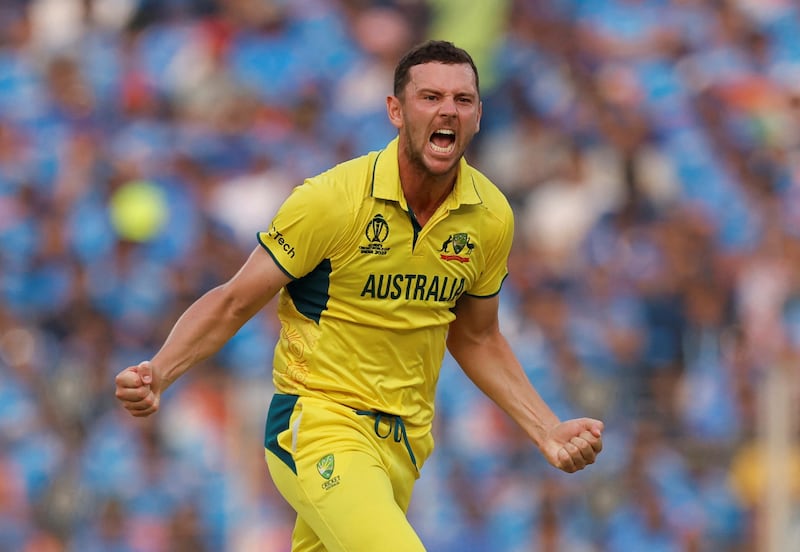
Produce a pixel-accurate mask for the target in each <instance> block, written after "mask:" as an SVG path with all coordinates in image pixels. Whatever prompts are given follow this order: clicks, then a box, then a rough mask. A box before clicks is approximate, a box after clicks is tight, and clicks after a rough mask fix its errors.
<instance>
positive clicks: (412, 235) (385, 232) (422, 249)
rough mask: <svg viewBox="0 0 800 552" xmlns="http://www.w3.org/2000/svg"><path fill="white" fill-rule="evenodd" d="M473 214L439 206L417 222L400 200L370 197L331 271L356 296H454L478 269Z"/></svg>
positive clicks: (448, 299)
mask: <svg viewBox="0 0 800 552" xmlns="http://www.w3.org/2000/svg"><path fill="white" fill-rule="evenodd" d="M477 215H479V213H477V212H476V211H475V210H474V209H471V208H466V209H459V210H457V211H446V210H442V212H439V213H436V214H435V215H434V216H433V217H431V219H430V220H429V221H427V223H426V224H425V226H423V227H420V226H419V224H417V222H416V220H415V219H414V217H413V216H412V215H411V214H410V213H409V212H408V211H406V210H404V209H403V208H401V207H400V205H399V204H396V203H394V202H382V201H374V202H371V203H370V204H368V205H366V206H365V208H364V209H363V210H362V212H361V213H360V214H359V217H358V224H357V225H356V227H355V231H354V232H353V235H352V236H351V238H352V239H351V240H349V243H348V244H347V245H346V246H345V247H344V248H343V249H342V250H341V254H340V255H338V256H337V258H335V259H332V261H333V265H334V266H333V269H334V270H333V274H332V277H334V278H335V279H336V280H337V281H338V282H340V283H342V284H344V285H346V286H347V287H348V288H350V289H353V290H355V291H357V292H358V294H359V295H360V296H361V297H367V298H373V297H374V298H381V299H384V298H388V299H393V300H398V301H414V302H417V301H422V302H430V301H434V302H437V303H443V302H444V303H451V302H454V301H455V299H457V297H458V296H459V295H460V294H461V293H462V292H463V291H466V290H468V289H469V287H470V286H471V285H472V284H473V283H474V282H475V281H476V280H477V278H478V277H479V276H480V274H481V273H482V271H483V259H484V256H483V255H482V254H481V247H482V246H483V243H482V239H481V231H480V224H479V222H480V221H479V220H478V219H477V218H476V217H477Z"/></svg>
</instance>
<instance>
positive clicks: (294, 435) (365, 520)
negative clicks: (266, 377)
mask: <svg viewBox="0 0 800 552" xmlns="http://www.w3.org/2000/svg"><path fill="white" fill-rule="evenodd" d="M264 445H265V457H266V461H267V465H268V466H269V471H270V475H271V476H272V479H273V481H274V482H275V485H276V487H277V488H278V490H279V491H280V493H281V494H282V495H283V497H284V498H285V499H286V500H287V502H288V503H289V504H290V505H291V506H292V508H294V510H295V511H296V512H297V522H296V524H295V527H294V531H293V533H292V552H376V551H378V550H380V551H381V552H419V551H424V550H425V547H424V546H423V544H422V542H421V541H420V539H419V537H418V536H417V534H416V532H415V531H414V529H413V528H412V527H411V524H410V523H409V522H408V519H407V517H406V512H407V510H408V505H409V502H410V501H411V492H412V489H413V487H414V483H415V482H416V480H417V479H418V478H419V468H421V467H422V464H423V463H424V461H425V459H427V458H428V456H429V455H430V453H431V451H432V450H433V438H432V436H431V435H430V433H429V432H425V433H423V434H420V435H413V432H408V433H407V432H406V428H405V426H404V424H403V421H402V420H400V419H399V418H398V417H395V416H391V415H389V414H385V413H371V412H364V411H356V410H353V409H352V408H349V407H346V406H343V405H340V404H337V403H333V402H330V401H325V400H321V399H316V398H310V397H297V396H295V395H283V394H276V395H275V396H274V397H273V400H272V404H271V405H270V409H269V415H268V417H267V428H266V432H265V439H264Z"/></svg>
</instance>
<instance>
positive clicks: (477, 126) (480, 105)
mask: <svg viewBox="0 0 800 552" xmlns="http://www.w3.org/2000/svg"><path fill="white" fill-rule="evenodd" d="M481 115H483V102H479V103H478V120H477V121H475V133H476V134H477V133H478V132H479V131H480V130H481Z"/></svg>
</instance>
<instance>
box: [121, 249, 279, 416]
mask: <svg viewBox="0 0 800 552" xmlns="http://www.w3.org/2000/svg"><path fill="white" fill-rule="evenodd" d="M289 281H290V278H289V277H288V276H287V275H286V274H285V273H284V272H283V271H282V270H281V269H280V268H279V267H278V265H277V264H276V263H275V261H274V260H273V259H272V257H271V256H270V254H269V253H267V252H266V251H265V250H264V248H263V247H261V246H257V247H256V248H255V250H254V251H253V252H252V253H251V254H250V257H249V258H248V259H247V261H246V262H245V263H244V265H243V266H242V267H241V268H240V269H239V271H238V272H237V273H236V274H235V275H234V276H233V277H232V278H231V279H230V280H228V281H227V282H226V283H224V284H222V285H220V286H217V287H215V288H214V289H212V290H210V291H208V292H207V293H205V294H204V295H203V296H202V297H200V298H199V299H198V300H197V301H195V302H194V303H192V305H191V306H190V307H189V308H188V309H186V311H185V312H184V313H183V314H182V315H181V317H180V318H179V319H178V321H177V322H176V323H175V326H174V327H173V328H172V331H171V332H170V334H169V336H168V337H167V339H166V341H165V342H164V345H163V346H162V347H161V349H160V350H159V351H158V353H156V355H155V356H154V357H153V358H152V359H151V360H149V361H144V362H141V363H139V364H138V365H136V366H129V367H128V368H126V369H124V370H123V371H122V372H120V373H119V374H117V377H116V380H115V383H116V397H117V399H119V400H120V402H122V405H123V406H124V407H125V408H126V409H127V410H128V411H129V412H130V413H131V415H133V416H137V417H142V416H149V415H150V414H153V413H155V412H156V411H158V408H159V403H160V399H161V393H162V392H163V391H164V390H166V389H167V388H168V387H169V386H170V385H171V384H172V383H173V382H174V381H175V380H177V379H178V378H179V377H180V376H181V375H183V374H184V373H185V372H186V371H187V370H189V369H190V368H191V367H192V366H195V365H196V364H197V363H199V362H200V361H202V360H204V359H206V358H208V357H210V356H211V355H213V354H214V353H216V352H217V351H219V350H220V349H221V348H222V347H223V345H225V343H226V342H227V341H228V340H229V339H230V338H231V337H233V335H234V334H235V333H236V332H237V331H239V328H241V327H242V326H243V325H244V323H245V322H247V321H248V320H250V318H252V317H253V316H254V315H255V314H256V313H257V312H258V311H259V310H261V308H262V307H264V305H266V304H267V303H268V302H269V301H270V299H272V298H273V297H274V296H275V294H276V293H277V292H278V291H279V290H280V289H281V288H282V287H283V286H284V285H286V284H287V283H288V282H289Z"/></svg>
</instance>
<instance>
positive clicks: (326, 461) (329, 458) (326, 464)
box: [317, 454, 339, 491]
mask: <svg viewBox="0 0 800 552" xmlns="http://www.w3.org/2000/svg"><path fill="white" fill-rule="evenodd" d="M335 464H336V462H335V461H334V459H333V454H326V455H325V456H323V457H322V458H320V459H319V461H318V462H317V471H318V472H319V474H320V475H321V476H322V478H323V479H325V482H324V483H323V484H322V488H323V489H325V490H326V491H327V490H328V489H331V488H333V487H335V486H336V485H338V484H339V476H338V475H337V476H335V477H332V476H333V468H334V466H335Z"/></svg>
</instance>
